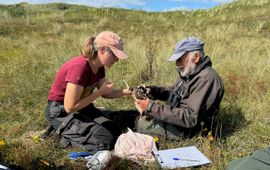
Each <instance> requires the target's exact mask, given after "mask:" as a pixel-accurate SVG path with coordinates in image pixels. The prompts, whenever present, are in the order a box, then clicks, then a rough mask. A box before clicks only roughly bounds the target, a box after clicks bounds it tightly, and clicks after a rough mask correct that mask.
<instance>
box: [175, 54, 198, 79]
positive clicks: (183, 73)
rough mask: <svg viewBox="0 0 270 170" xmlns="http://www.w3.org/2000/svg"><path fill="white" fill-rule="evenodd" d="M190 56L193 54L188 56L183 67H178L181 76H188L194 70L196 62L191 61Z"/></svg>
mask: <svg viewBox="0 0 270 170" xmlns="http://www.w3.org/2000/svg"><path fill="white" fill-rule="evenodd" d="M192 58H193V56H192V57H190V58H189V60H188V63H187V65H186V67H185V68H178V70H179V73H180V75H181V77H188V76H190V75H191V74H192V73H193V72H194V71H195V69H196V64H195V63H194V62H192Z"/></svg>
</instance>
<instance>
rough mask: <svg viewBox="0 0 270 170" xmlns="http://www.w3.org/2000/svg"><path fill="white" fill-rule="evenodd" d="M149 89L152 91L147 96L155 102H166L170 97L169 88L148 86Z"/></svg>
mask: <svg viewBox="0 0 270 170" xmlns="http://www.w3.org/2000/svg"><path fill="white" fill-rule="evenodd" d="M147 88H150V89H151V91H150V93H149V94H147V97H148V98H149V99H153V100H161V101H166V100H167V99H168V97H169V95H170V90H171V89H169V88H165V87H157V86H147Z"/></svg>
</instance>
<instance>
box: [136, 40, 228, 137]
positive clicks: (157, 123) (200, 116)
mask: <svg viewBox="0 0 270 170" xmlns="http://www.w3.org/2000/svg"><path fill="white" fill-rule="evenodd" d="M203 46H204V43H203V42H202V41H201V40H199V39H198V38H196V37H188V38H186V39H184V40H182V41H180V42H179V43H178V44H177V45H176V47H175V50H174V53H173V55H172V56H171V57H170V58H169V60H168V61H175V62H176V66H177V72H178V73H179V75H180V76H179V77H178V79H177V81H176V83H175V84H174V86H173V87H171V88H164V87H157V86H148V87H146V91H147V97H148V98H146V99H143V100H139V99H136V100H135V104H136V107H137V109H138V110H139V111H140V112H141V113H142V114H143V115H146V116H143V118H141V119H140V120H139V122H138V125H137V130H138V131H139V132H142V133H148V134H153V135H161V136H164V137H166V138H168V139H179V137H192V136H194V135H195V134H196V133H198V132H200V131H201V130H202V129H203V130H208V131H209V130H211V127H212V123H213V121H214V118H215V116H216V114H217V113H218V110H219V105H220V102H221V99H222V97H223V93H224V86H223V82H222V80H221V78H220V77H219V75H218V74H217V72H216V71H215V70H214V69H213V68H212V63H211V60H210V58H209V57H208V56H204V49H203ZM157 100H161V101H166V103H164V104H162V103H160V102H159V101H157ZM149 117H152V119H149Z"/></svg>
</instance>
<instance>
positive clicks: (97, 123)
mask: <svg viewBox="0 0 270 170" xmlns="http://www.w3.org/2000/svg"><path fill="white" fill-rule="evenodd" d="M72 114H73V115H69V114H67V113H66V112H65V110H64V105H63V102H57V101H48V105H47V108H46V118H47V120H48V122H49V125H50V126H51V127H53V128H54V129H59V128H60V129H61V130H60V135H61V137H62V139H61V140H60V144H61V145H62V146H63V147H68V146H70V145H71V146H79V147H83V148H85V149H86V150H89V151H92V152H96V151H98V150H104V149H113V146H114V144H115V142H116V139H117V138H118V136H119V135H120V134H121V133H122V132H124V131H126V129H127V128H130V129H134V128H135V123H136V119H137V117H138V116H139V112H138V111H135V110H125V111H124V110H120V111H108V110H104V111H103V110H102V111H101V110H99V109H97V108H95V107H94V105H92V104H91V105H89V106H87V107H86V108H84V109H82V110H80V111H78V112H76V113H72ZM70 116H72V118H71V119H70ZM67 119H70V120H67Z"/></svg>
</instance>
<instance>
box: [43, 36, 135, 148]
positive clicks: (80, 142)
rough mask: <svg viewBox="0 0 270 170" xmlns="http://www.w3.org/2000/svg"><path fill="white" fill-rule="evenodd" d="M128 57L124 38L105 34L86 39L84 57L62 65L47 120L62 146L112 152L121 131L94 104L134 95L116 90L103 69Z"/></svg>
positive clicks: (83, 50)
mask: <svg viewBox="0 0 270 170" xmlns="http://www.w3.org/2000/svg"><path fill="white" fill-rule="evenodd" d="M127 58H128V56H127V55H126V54H125V52H124V51H123V42H122V39H121V38H120V37H119V36H118V35H117V34H115V33H113V32H110V31H104V32H101V33H100V34H98V35H97V36H96V37H89V38H87V39H86V41H85V43H84V46H83V48H82V50H81V55H80V56H78V57H75V58H72V59H70V60H69V61H67V62H66V63H64V64H63V65H62V66H61V68H60V69H59V71H58V73H57V74H56V77H55V79H54V82H53V84H52V87H51V89H50V92H49V96H48V105H47V108H46V118H47V120H48V122H49V124H50V126H51V127H53V129H57V133H58V134H59V135H60V136H61V140H60V144H61V145H62V146H63V147H68V146H79V147H83V148H85V149H86V150H88V151H92V152H97V151H98V150H104V149H112V147H113V145H114V142H115V140H116V137H117V136H119V134H120V133H121V128H119V125H118V124H116V123H115V122H113V121H111V120H109V119H108V118H106V117H105V114H103V112H101V111H100V110H98V109H97V108H95V107H94V105H93V102H94V101H95V100H96V99H97V98H98V97H104V98H110V99H113V98H118V97H122V96H124V95H129V94H131V92H130V91H129V90H128V89H123V90H114V84H113V83H112V82H110V81H108V80H106V78H105V69H104V66H105V67H107V68H110V67H111V66H112V65H113V64H114V63H116V62H118V60H119V59H127ZM95 88H97V90H95Z"/></svg>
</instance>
